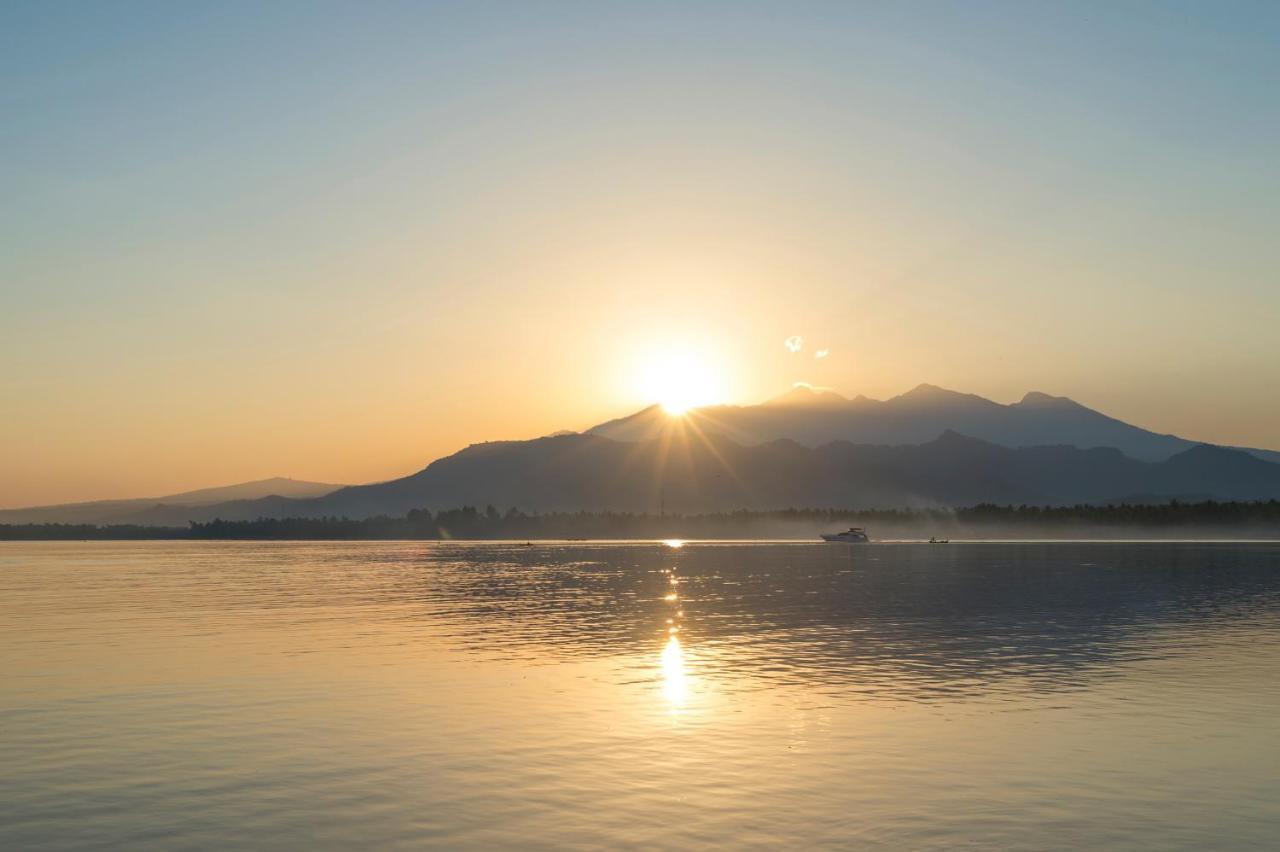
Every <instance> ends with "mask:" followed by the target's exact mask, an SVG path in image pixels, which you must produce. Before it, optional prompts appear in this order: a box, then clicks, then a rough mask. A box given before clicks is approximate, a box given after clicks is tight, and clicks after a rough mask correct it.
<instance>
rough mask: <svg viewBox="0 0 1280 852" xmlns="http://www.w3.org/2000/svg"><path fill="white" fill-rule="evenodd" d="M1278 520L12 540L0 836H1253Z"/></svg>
mask: <svg viewBox="0 0 1280 852" xmlns="http://www.w3.org/2000/svg"><path fill="white" fill-rule="evenodd" d="M1278 843H1280V545H1275V544H1167V543H1164V544H1154V543H1132V544H1126V543H1100V544H1082V543H1044V544H1028V543H1022V544H1014V543H952V544H950V545H940V546H930V545H923V544H895V543H884V544H870V545H856V546H847V545H822V544H735V543H721V544H714V543H688V544H685V545H684V546H673V545H672V544H667V543H661V542H654V543H640V544H637V543H628V544H588V543H573V544H564V545H555V544H547V545H542V544H539V545H535V546H520V545H518V544H498V543H486V544H453V543H418V542H404V543H401V542H361V543H291V542H267V543H188V542H137V543H134V542H102V543H52V542H49V543H0V848H2V849H6V850H40V849H125V850H144V849H166V850H168V849H229V848H245V849H372V848H423V847H440V848H450V849H460V848H462V849H499V848H513V847H520V848H526V849H528V848H533V849H536V848H583V849H585V848H601V847H634V848H645V849H652V848H670V849H677V848H679V849H684V848H691V847H696V846H699V845H703V844H705V845H717V846H721V847H731V848H739V849H744V848H759V849H775V848H779V847H791V848H860V849H877V848H883V849H948V850H949V849H955V848H974V849H1029V850H1030V849H1034V850H1045V849H1100V848H1107V849H1159V850H1176V849H1186V850H1202V849H1259V848H1276V846H1277V844H1278Z"/></svg>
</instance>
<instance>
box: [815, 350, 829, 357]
mask: <svg viewBox="0 0 1280 852" xmlns="http://www.w3.org/2000/svg"><path fill="white" fill-rule="evenodd" d="M830 354H831V350H830V349H819V350H818V351H817V352H815V353H813V357H815V358H825V357H827V356H828V355H830Z"/></svg>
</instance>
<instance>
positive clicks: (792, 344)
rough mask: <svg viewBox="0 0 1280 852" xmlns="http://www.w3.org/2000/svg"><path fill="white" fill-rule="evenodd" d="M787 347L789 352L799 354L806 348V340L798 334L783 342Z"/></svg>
mask: <svg viewBox="0 0 1280 852" xmlns="http://www.w3.org/2000/svg"><path fill="white" fill-rule="evenodd" d="M782 345H783V346H785V347H787V351H788V352H799V351H800V350H801V349H803V348H804V338H803V337H801V336H800V335H798V334H793V335H791V336H790V337H788V338H787V339H786V340H784V341H783V342H782Z"/></svg>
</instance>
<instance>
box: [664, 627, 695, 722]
mask: <svg viewBox="0 0 1280 852" xmlns="http://www.w3.org/2000/svg"><path fill="white" fill-rule="evenodd" d="M662 694H663V695H664V696H666V699H667V703H669V704H670V705H671V706H672V708H678V707H683V706H684V703H685V702H686V701H687V700H688V698H689V679H688V677H687V676H686V675H685V672H684V649H683V648H681V647H680V637H678V636H675V635H672V636H671V638H670V639H668V640H667V644H666V647H664V648H663V649H662Z"/></svg>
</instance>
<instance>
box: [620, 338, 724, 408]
mask: <svg viewBox="0 0 1280 852" xmlns="http://www.w3.org/2000/svg"><path fill="white" fill-rule="evenodd" d="M636 389H637V390H638V391H639V393H640V394H641V395H642V396H643V397H644V398H645V399H646V400H649V401H652V402H657V403H659V404H660V405H661V406H662V409H663V411H665V412H667V413H668V414H671V415H681V414H684V413H685V412H686V411H688V410H689V409H691V408H697V407H698V406H702V405H711V404H713V403H717V402H721V401H722V400H723V399H724V397H725V387H724V379H723V375H722V373H721V372H720V371H719V370H718V369H716V366H715V365H714V363H713V362H712V360H711V359H710V358H709V357H708V356H707V354H706V353H704V352H701V351H698V350H696V349H694V348H692V347H688V346H664V347H662V348H661V349H658V350H656V351H653V352H651V353H649V354H648V355H647V356H645V357H644V358H643V359H642V360H641V362H640V364H639V365H638V367H637V370H636Z"/></svg>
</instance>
